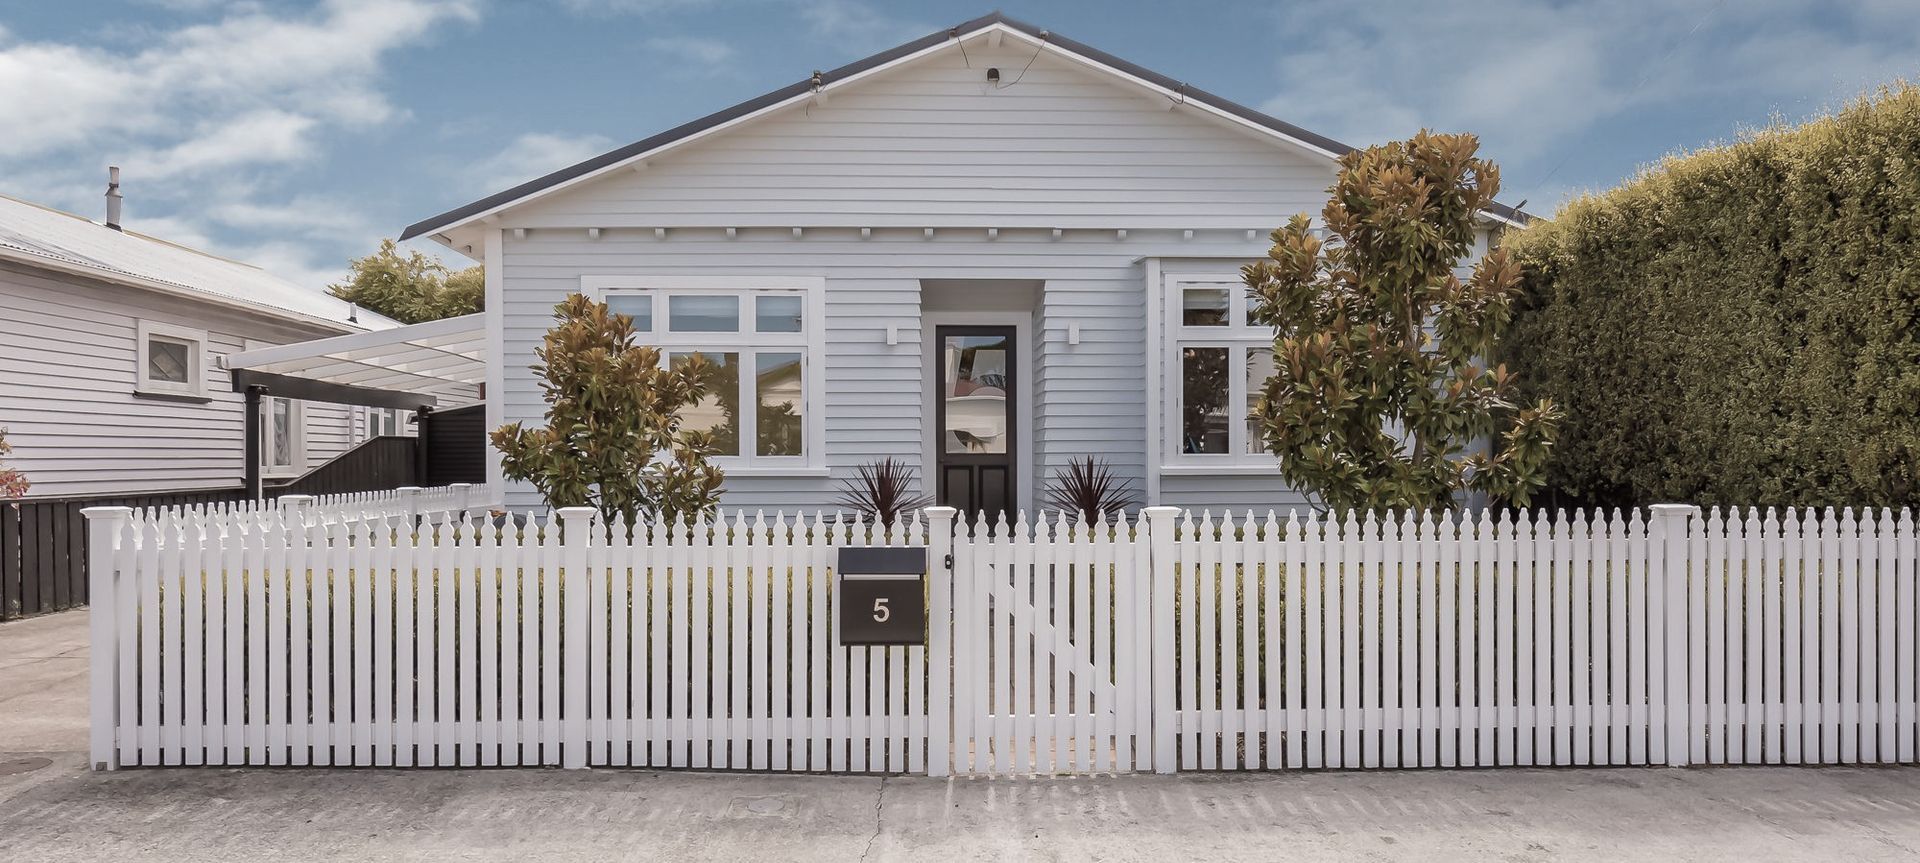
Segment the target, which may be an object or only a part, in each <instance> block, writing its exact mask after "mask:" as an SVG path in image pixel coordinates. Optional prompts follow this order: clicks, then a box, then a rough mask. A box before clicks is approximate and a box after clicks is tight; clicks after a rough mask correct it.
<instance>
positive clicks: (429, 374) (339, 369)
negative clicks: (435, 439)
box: [226, 312, 487, 410]
mask: <svg viewBox="0 0 1920 863" xmlns="http://www.w3.org/2000/svg"><path fill="white" fill-rule="evenodd" d="M486 326H487V325H486V313H485V312H478V313H475V314H471V315H462V316H460V317H457V318H443V319H441V320H437V321H428V322H426V323H423V324H409V325H407V326H404V327H394V328H392V329H388V330H377V331H373V332H366V333H352V334H349V335H344V336H333V337H331V338H325V339H315V340H313V341H309V342H297V343H295V344H290V345H278V346H275V347H269V348H256V349H254V350H250V351H242V352H240V353H237V354H229V355H228V356H227V358H226V366H227V369H228V370H230V371H235V372H241V371H244V372H251V373H254V374H257V375H274V376H279V377H286V378H299V379H302V380H306V381H315V382H319V383H322V384H333V385H337V386H345V387H358V388H360V389H365V390H384V391H388V392H403V393H412V394H415V395H423V396H431V397H433V398H434V399H436V400H437V404H436V405H435V407H436V408H437V409H439V410H446V409H447V408H450V407H459V406H461V405H469V404H474V403H476V402H479V401H480V400H481V389H482V385H483V384H484V383H485V382H486V379H487V333H486Z"/></svg>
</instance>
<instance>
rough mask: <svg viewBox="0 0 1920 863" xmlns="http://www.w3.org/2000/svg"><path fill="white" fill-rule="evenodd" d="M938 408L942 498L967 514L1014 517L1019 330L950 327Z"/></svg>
mask: <svg viewBox="0 0 1920 863" xmlns="http://www.w3.org/2000/svg"><path fill="white" fill-rule="evenodd" d="M934 335H935V338H937V339H939V342H940V355H939V357H938V359H937V360H936V362H938V363H939V373H940V374H939V379H938V380H939V387H940V389H939V392H938V393H937V395H938V396H939V398H938V399H937V400H936V405H935V408H934V414H935V425H936V433H937V434H938V435H939V436H940V437H939V443H938V444H937V447H938V449H937V452H938V454H939V455H938V459H937V463H938V468H939V472H940V481H939V486H940V491H939V497H940V503H941V504H943V505H946V506H951V507H954V508H955V509H958V510H960V511H961V512H963V513H968V514H973V513H985V514H987V515H988V516H994V515H998V514H1000V513H1006V514H1007V515H1008V517H1009V518H1011V517H1012V516H1013V499H1014V468H1013V466H1014V459H1015V457H1016V455H1017V454H1018V452H1019V448H1018V446H1017V444H1018V441H1017V440H1016V439H1015V435H1014V429H1015V428H1016V423H1015V417H1014V409H1013V406H1014V397H1015V395H1017V394H1016V393H1015V392H1014V389H1013V388H1014V386H1015V385H1016V384H1015V382H1016V380H1017V379H1016V377H1015V374H1014V367H1013V363H1014V328H1013V327H989V326H943V327H938V328H936V329H935V330H934Z"/></svg>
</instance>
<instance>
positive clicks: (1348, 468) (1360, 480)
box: [1243, 131, 1560, 510]
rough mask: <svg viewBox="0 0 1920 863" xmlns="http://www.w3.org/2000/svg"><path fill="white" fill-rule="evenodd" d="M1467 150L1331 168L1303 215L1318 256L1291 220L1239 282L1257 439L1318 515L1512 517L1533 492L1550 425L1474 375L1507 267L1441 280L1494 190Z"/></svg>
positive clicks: (1488, 261) (1482, 372) (1515, 270)
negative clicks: (1494, 503) (1466, 512)
mask: <svg viewBox="0 0 1920 863" xmlns="http://www.w3.org/2000/svg"><path fill="white" fill-rule="evenodd" d="M1479 146H1480V142H1479V139H1478V138H1476V137H1474V136H1472V135H1440V134H1433V133H1430V132H1426V131H1422V132H1420V134H1418V135H1415V136H1414V137H1413V138H1412V139H1410V140H1407V141H1400V142H1394V143H1390V144H1384V145H1381V146H1376V147H1370V148H1368V149H1366V150H1361V151H1356V152H1352V153H1348V154H1347V155H1345V156H1342V157H1341V159H1340V176H1339V179H1337V180H1336V181H1335V182H1334V186H1333V188H1332V190H1331V191H1332V197H1331V199H1330V200H1329V201H1328V202H1327V205H1326V208H1325V209H1324V210H1322V211H1321V217H1322V220H1323V221H1324V222H1325V224H1326V228H1327V231H1328V233H1329V234H1331V236H1332V238H1333V239H1332V241H1330V242H1327V243H1324V244H1323V243H1322V242H1321V241H1320V240H1319V239H1318V238H1316V237H1315V236H1314V234H1313V230H1312V227H1311V222H1310V220H1309V219H1308V217H1307V216H1306V214H1304V213H1303V214H1300V215H1297V216H1294V217H1293V219H1292V220H1291V221H1289V222H1288V223H1287V225H1286V226H1285V227H1283V228H1280V229H1279V230H1277V231H1274V232H1273V237H1272V238H1273V248H1272V250H1270V251H1269V252H1268V253H1267V256H1268V258H1269V260H1266V261H1261V262H1259V263H1256V264H1251V265H1249V266H1247V267H1246V268H1245V270H1244V271H1243V275H1244V277H1245V279H1246V283H1247V287H1248V288H1249V289H1250V290H1251V292H1252V293H1251V296H1250V299H1251V300H1252V302H1253V306H1252V311H1251V317H1252V319H1253V320H1254V321H1257V322H1258V323H1261V324H1265V325H1269V326H1272V327H1273V328H1274V343H1273V353H1274V367H1275V371H1274V374H1273V376H1272V377H1271V378H1268V379H1267V381H1266V384H1265V386H1264V387H1263V389H1262V398H1261V399H1260V401H1259V405H1258V408H1257V414H1256V416H1257V418H1258V421H1259V425H1260V429H1261V436H1262V438H1263V439H1264V441H1265V442H1266V447H1267V450H1268V451H1269V452H1271V453H1273V454H1274V455H1276V456H1278V457H1279V459H1280V471H1281V474H1282V475H1283V476H1284V477H1285V478H1286V479H1287V481H1288V482H1289V483H1292V484H1293V485H1295V486H1296V487H1298V488H1300V489H1302V490H1304V491H1310V492H1312V493H1314V494H1316V495H1318V496H1319V497H1320V499H1321V500H1322V502H1324V503H1325V504H1326V505H1327V506H1329V507H1332V508H1334V509H1370V510H1380V509H1388V508H1415V509H1433V508H1448V507H1451V506H1452V505H1453V503H1454V496H1455V494H1456V493H1457V492H1461V491H1470V492H1482V493H1485V494H1487V495H1489V496H1491V497H1492V498H1494V499H1496V500H1502V501H1507V502H1511V503H1513V504H1516V505H1521V506H1524V505H1526V504H1527V502H1528V501H1529V499H1530V498H1531V496H1532V494H1533V492H1534V491H1536V490H1537V489H1539V488H1540V487H1541V485H1543V484H1544V482H1545V480H1546V464H1547V458H1548V455H1549V453H1550V451H1551V449H1552V445H1553V439H1554V433H1555V429H1556V426H1557V424H1558V423H1559V420H1560V411H1559V410H1558V409H1557V408H1555V407H1554V405H1553V404H1552V403H1551V402H1550V401H1544V400H1543V401H1540V402H1538V403H1536V404H1533V405H1531V406H1527V407H1520V406H1517V405H1516V404H1515V403H1514V401H1513V394H1514V391H1515V383H1516V382H1515V379H1514V376H1513V375H1512V374H1511V373H1509V372H1508V371H1507V369H1506V367H1505V366H1504V365H1495V366H1493V367H1491V368H1489V367H1487V360H1486V358H1488V357H1492V356H1494V355H1495V353H1496V350H1497V348H1498V347H1499V342H1500V337H1501V334H1502V333H1503V332H1504V331H1505V329H1506V327H1507V324H1508V322H1509V320H1510V319H1511V318H1512V304H1513V300H1514V298H1515V296H1516V293H1517V285H1518V282H1519V278H1520V270H1519V267H1518V266H1517V265H1515V264H1514V263H1513V262H1512V261H1510V260H1508V258H1507V255H1506V253H1505V252H1504V251H1501V250H1499V249H1494V250H1492V251H1490V252H1488V253H1487V255H1486V256H1485V257H1484V258H1482V259H1481V260H1480V262H1479V264H1478V265H1476V266H1475V267H1474V270H1473V274H1472V276H1471V277H1469V278H1468V279H1467V280H1465V281H1461V280H1460V279H1459V278H1458V277H1457V276H1455V275H1454V266H1455V264H1456V263H1458V262H1459V260H1460V259H1461V257H1462V256H1464V255H1466V254H1467V253H1468V252H1469V251H1471V250H1472V248H1473V241H1474V219H1475V216H1476V214H1477V213H1479V212H1481V211H1482V210H1485V209H1486V208H1487V207H1489V206H1490V205H1491V204H1492V203H1493V199H1494V194H1495V193H1496V192H1497V191H1499V187H1500V173H1499V169H1498V168H1496V167H1495V166H1494V165H1493V163H1491V162H1488V161H1486V160H1484V159H1479V158H1476V157H1475V155H1474V154H1475V152H1476V151H1477V150H1478V149H1479ZM1469 448H1474V449H1485V450H1486V451H1477V452H1472V453H1468V452H1467V450H1468V449H1469Z"/></svg>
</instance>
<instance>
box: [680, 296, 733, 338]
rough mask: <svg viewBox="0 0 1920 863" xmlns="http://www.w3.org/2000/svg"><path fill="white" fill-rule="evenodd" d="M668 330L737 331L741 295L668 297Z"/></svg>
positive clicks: (700, 331)
mask: <svg viewBox="0 0 1920 863" xmlns="http://www.w3.org/2000/svg"><path fill="white" fill-rule="evenodd" d="M667 329H668V330H670V331H672V332H676V333H737V332H739V331H740V298H739V297H737V296H734V295H732V294H694V295H689V296H672V297H668V298H667Z"/></svg>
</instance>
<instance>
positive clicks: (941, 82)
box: [510, 44, 1334, 229]
mask: <svg viewBox="0 0 1920 863" xmlns="http://www.w3.org/2000/svg"><path fill="white" fill-rule="evenodd" d="M1029 60H1032V66H1031V67H1030V68H1026V69H1025V72H1024V75H1022V73H1021V70H1022V68H1023V67H1024V66H1025V65H1026V64H1027V62H1028V61H1029ZM988 67H997V68H999V69H1000V70H1001V73H1002V80H1003V81H1006V82H1013V81H1014V80H1015V79H1016V76H1018V83H1008V84H1005V85H1003V86H1002V87H1001V88H999V89H993V88H990V87H989V86H988V84H987V81H986V69H987V68H988ZM1170 104H1171V103H1170V102H1169V101H1168V100H1167V99H1165V98H1162V97H1160V96H1156V95H1151V94H1148V93H1146V92H1145V91H1142V90H1137V89H1134V88H1132V87H1128V86H1125V85H1122V84H1119V83H1117V82H1116V81H1114V80H1113V79H1112V78H1111V77H1109V76H1106V75H1103V74H1097V73H1094V72H1091V71H1089V70H1086V69H1084V68H1082V67H1079V66H1077V65H1075V64H1073V63H1072V62H1071V61H1067V60H1064V59H1061V58H1059V57H1057V56H1053V55H1048V54H1045V53H1044V52H1043V53H1042V54H1041V55H1040V56H1038V57H1036V56H1035V55H1034V52H1033V51H1032V50H1030V49H1026V50H1016V49H1015V48H1014V46H1013V45H1011V44H1009V45H1008V46H1007V47H1006V48H1003V49H999V50H986V49H984V48H978V47H976V48H974V49H970V51H969V54H968V55H967V56H966V57H964V58H963V57H962V55H961V54H960V53H959V52H957V51H949V52H941V53H938V54H935V55H932V56H929V57H926V58H923V59H921V60H918V61H915V62H914V63H912V64H909V65H906V66H903V67H900V68H897V69H894V70H891V71H888V72H885V73H881V74H879V75H876V76H875V77H873V78H870V79H868V80H864V81H860V82H856V83H854V84H850V85H848V86H846V87H845V88H844V89H836V90H835V91H834V94H833V96H832V98H831V99H830V100H828V101H826V102H824V103H821V102H820V101H818V100H816V101H814V102H813V103H812V104H810V105H804V106H793V107H789V108H786V109H783V110H782V111H781V112H779V113H777V114H773V115H769V116H766V117H762V118H760V119H758V120H755V121H752V122H749V123H746V124H744V125H741V126H739V127H736V128H733V129H728V130H725V131H722V132H718V133H716V134H714V135H712V136H710V137H708V138H705V139H703V140H700V141H697V142H692V143H689V144H687V145H685V146H683V147H682V148H680V149H677V150H674V151H672V152H669V153H666V154H664V155H661V156H658V157H656V158H651V159H649V160H648V165H647V167H646V168H645V169H644V170H641V171H631V170H624V169H622V170H615V171H611V172H609V173H607V174H605V175H602V176H601V177H599V178H596V179H593V180H589V181H586V182H583V183H581V184H580V185H577V186H575V187H573V188H571V189H568V190H564V191H562V192H559V193H557V194H555V195H553V196H552V197H550V198H547V199H545V200H540V201H535V202H531V203H530V204H528V205H526V206H523V207H519V208H516V209H515V210H514V211H513V212H512V214H511V221H510V225H511V226H515V227H574V226H592V227H622V226H630V227H643V228H652V227H676V226H690V227H707V226H729V225H732V226H768V227H783V226H789V225H805V226H842V227H856V228H857V227H886V226H899V227H915V228H919V227H927V226H932V227H943V226H950V227H986V226H999V227H1016V226H1025V227H1041V228H1053V227H1060V228H1073V227H1084V228H1167V227H1178V228H1241V229H1245V228H1270V227H1272V226H1274V225H1277V224H1279V222H1280V221H1282V220H1284V219H1285V218H1286V217H1287V216H1290V215H1292V214H1293V213H1296V212H1300V211H1302V210H1313V211H1317V210H1318V209H1319V207H1320V205H1321V204H1322V203H1323V202H1324V200H1325V191H1326V188H1327V186H1328V184H1329V183H1330V182H1331V181H1332V179H1333V176H1334V165H1333V163H1332V162H1330V161H1328V160H1326V159H1324V158H1320V157H1318V156H1314V155H1310V154H1308V153H1305V152H1302V151H1297V150H1293V149H1291V148H1290V147H1289V146H1288V145H1285V144H1276V143H1275V142H1274V141H1273V140H1272V139H1271V138H1270V137H1266V136H1264V135H1259V134H1256V133H1254V132H1251V131H1248V130H1245V129H1242V128H1236V127H1230V126H1228V125H1227V124H1226V122H1225V121H1221V120H1218V119H1216V118H1213V117H1211V116H1208V115H1205V114H1204V113H1203V112H1202V111H1201V110H1200V109H1197V108H1193V107H1183V108H1177V109H1175V110H1168V107H1169V105H1170Z"/></svg>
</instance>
